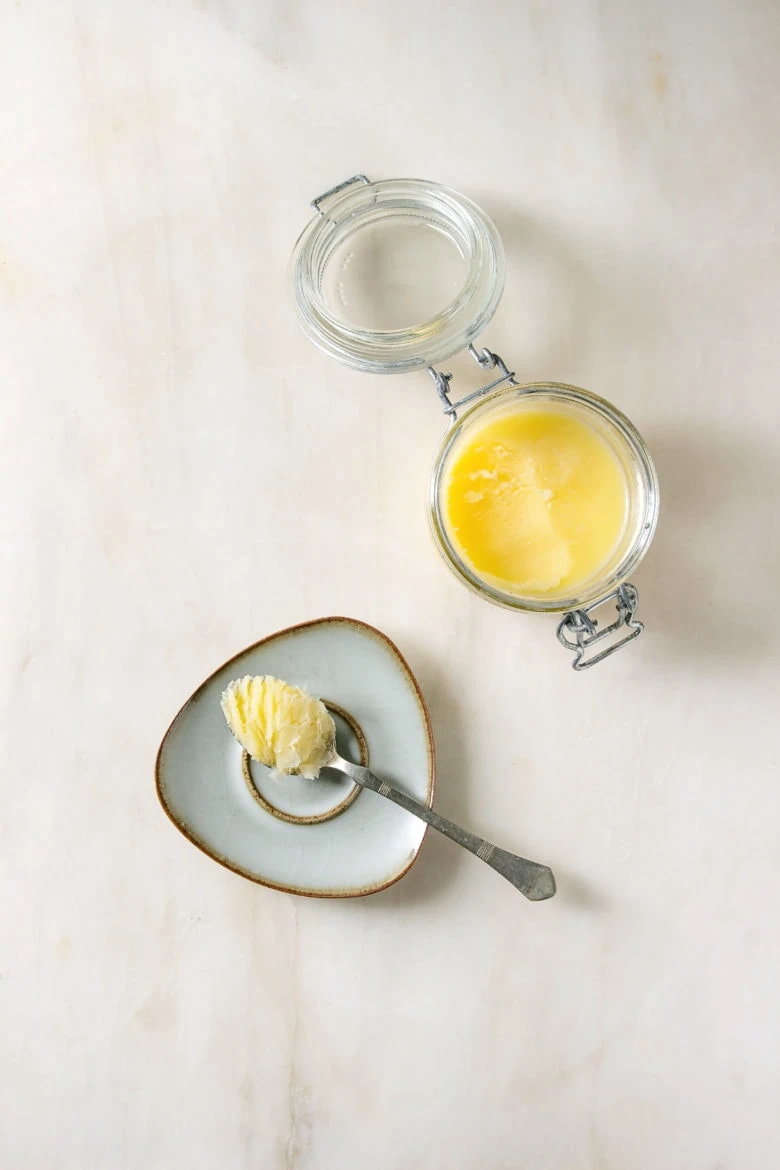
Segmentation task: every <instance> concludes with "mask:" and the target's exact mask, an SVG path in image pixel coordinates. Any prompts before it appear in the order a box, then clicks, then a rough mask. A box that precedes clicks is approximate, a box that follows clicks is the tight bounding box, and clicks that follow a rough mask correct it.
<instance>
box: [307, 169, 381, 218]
mask: <svg viewBox="0 0 780 1170" xmlns="http://www.w3.org/2000/svg"><path fill="white" fill-rule="evenodd" d="M353 183H365V185H366V186H367V187H370V186H371V180H370V179H369V177H368V176H367V175H353V176H352V178H351V179H345V180H344V182H343V183H337V184H336V186H335V187H331V188H329V190H327V191H323V193H322V194H321V195H318V196H317V198H316V199H312V201H311V209H312V211H313V212H315V214H316V215H324V214H325V212H324V211H323V210H322V208H321V207H320V204H321V203H322V202H323V200H325V199H329V198H330V196H331V195H338V193H339V191H343V190H344V188H345V187H351V186H352V184H353Z"/></svg>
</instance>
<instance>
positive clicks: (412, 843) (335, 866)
mask: <svg viewBox="0 0 780 1170" xmlns="http://www.w3.org/2000/svg"><path fill="white" fill-rule="evenodd" d="M245 674H273V675H276V676H277V677H278V678H282V679H284V680H285V681H286V682H289V683H293V684H294V685H296V686H300V687H304V688H305V689H306V690H308V691H310V692H311V693H312V694H314V695H316V696H317V697H318V698H322V699H323V701H324V702H325V703H326V704H327V705H328V706H329V708H330V710H331V713H332V714H333V717H334V720H335V723H336V728H337V746H338V749H339V751H340V752H341V753H342V755H345V756H347V757H348V758H350V759H352V760H354V761H355V762H356V763H360V762H364V763H369V764H370V767H371V768H372V769H373V770H374V771H375V772H377V773H378V774H379V775H380V776H385V777H387V779H388V780H390V781H391V782H392V783H393V784H396V785H397V786H398V787H399V788H403V789H405V790H406V791H407V792H409V793H410V794H411V795H412V796H415V797H417V799H418V800H422V801H425V802H426V803H427V804H429V805H430V804H431V802H432V800H433V779H434V751H433V737H432V734H431V727H430V720H429V717H428V712H427V709H426V707H425V703H424V701H423V698H422V695H421V693H420V688H419V687H418V685H417V682H416V680H415V678H414V676H413V674H412V672H411V671H410V669H409V667H408V666H407V664H406V662H405V661H404V659H403V657H402V656H401V654H400V653H399V651H398V650H397V649H396V647H395V646H394V645H393V643H392V642H391V641H390V640H389V638H386V637H385V635H384V634H382V633H380V632H379V630H375V629H374V628H373V627H372V626H368V625H366V624H365V623H363V622H359V621H356V620H354V619H352V618H339V617H335V618H322V619H320V620H319V621H314V622H307V623H305V624H304V625H300V626H293V627H292V628H290V629H288V630H282V631H281V632H280V633H278V634H272V635H271V637H269V638H264V639H263V641H261V642H258V643H256V645H254V646H250V647H249V648H248V649H247V650H243V651H242V652H241V653H240V654H237V655H236V656H235V657H234V658H231V659H230V661H229V662H227V663H225V665H224V666H222V667H220V668H219V670H217V671H216V672H215V673H214V674H212V675H211V676H210V677H209V678H207V679H206V681H205V682H204V683H202V684H201V685H200V686H199V687H198V689H197V690H196V691H195V693H194V694H193V695H192V697H191V698H190V699H188V700H187V702H186V703H185V704H184V706H183V707H182V709H181V711H179V713H178V715H177V716H176V718H175V719H174V721H173V723H172V724H171V726H170V727H169V728H168V730H167V732H166V733H165V737H164V739H163V741H162V744H161V745H160V750H159V752H158V755H157V765H156V781H157V793H158V795H159V797H160V801H161V803H162V806H163V808H164V809H165V811H166V813H167V814H168V816H169V817H170V818H171V820H172V821H173V823H174V824H175V825H176V827H177V828H178V829H180V830H181V832H182V833H183V834H184V835H185V837H187V838H188V839H189V840H190V841H192V842H193V844H195V845H197V846H198V848H199V849H201V850H202V851H203V852H204V853H206V854H207V855H208V856H209V857H211V858H213V860H214V861H218V862H220V864H222V865H225V866H227V867H228V868H229V869H232V870H234V871H235V872H236V873H239V874H242V875H243V876H244V877H246V878H249V879H250V880H252V881H255V882H259V883H260V884H261V885H265V886H270V887H271V888H273V889H277V890H284V891H286V892H287V893H290V894H307V895H309V896H311V897H319V898H350V897H357V896H359V895H362V894H373V893H376V891H377V890H382V889H384V888H385V887H386V886H389V885H391V884H392V883H393V882H396V881H398V879H399V878H401V877H403V876H404V874H405V873H406V872H407V871H408V870H409V869H410V867H411V866H412V864H413V863H414V861H415V859H416V857H417V854H418V852H419V849H420V845H421V844H422V840H423V837H424V835H425V826H424V824H423V823H422V822H421V821H419V820H417V818H416V817H413V816H410V815H409V814H408V813H405V812H404V811H403V810H402V809H400V808H398V807H397V806H396V805H393V804H391V803H390V802H389V801H387V800H384V799H383V798H382V797H380V796H377V795H376V794H375V793H373V792H367V791H364V790H361V789H359V788H357V787H356V786H354V785H353V784H352V782H351V781H349V780H347V779H346V778H345V777H344V776H342V775H340V774H338V773H336V772H332V771H330V770H325V771H323V773H322V774H321V776H320V778H319V779H317V780H304V779H303V778H301V777H284V778H277V777H275V776H273V775H272V774H271V773H270V772H269V771H268V770H267V769H266V768H263V767H262V766H261V765H259V764H257V763H255V762H254V761H250V760H249V757H248V756H246V754H245V753H244V752H242V750H241V748H240V747H239V745H238V744H237V743H236V741H235V740H234V739H233V737H232V735H231V734H230V732H229V731H228V729H227V726H226V724H225V720H224V718H223V716H222V711H221V709H220V705H219V700H220V695H221V694H222V691H223V690H224V689H225V687H226V686H227V684H228V683H229V682H230V681H231V679H234V678H240V677H241V676H242V675H245Z"/></svg>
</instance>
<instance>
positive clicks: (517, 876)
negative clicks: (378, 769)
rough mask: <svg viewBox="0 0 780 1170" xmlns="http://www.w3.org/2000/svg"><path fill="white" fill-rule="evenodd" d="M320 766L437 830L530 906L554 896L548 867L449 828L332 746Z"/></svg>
mask: <svg viewBox="0 0 780 1170" xmlns="http://www.w3.org/2000/svg"><path fill="white" fill-rule="evenodd" d="M322 766H323V767H324V768H335V769H336V771H338V772H343V773H344V775H345V776H349V778H350V780H354V781H355V783H356V784H360V785H361V787H363V788H370V789H371V791H372V792H376V793H378V794H379V796H384V797H386V798H387V800H392V802H393V804H397V805H400V807H401V808H404V809H406V811H407V812H410V813H412V814H413V815H414V816H416V817H419V818H420V820H421V821H425V822H426V824H428V825H430V826H431V828H433V829H437V830H438V831H439V832H440V833H443V834H444V836H445V837H449V838H450V840H451V841H455V842H456V844H458V845H462V846H463V848H464V849H468V850H469V852H470V853H473V854H474V856H475V857H478V858H479V859H480V861H484V862H486V863H487V864H488V865H489V866H490V867H491V868H492V869H494V870H495V871H496V872H497V873H500V874H501V876H502V877H505V878H506V880H507V881H508V882H511V883H512V885H513V886H514V887H515V889H516V890H519V891H520V893H521V894H525V896H526V898H529V899H530V900H531V901H532V902H543V901H544V899H545V898H552V896H553V894H554V893H555V878H554V877H553V872H552V870H551V869H550V868H549V866H546V865H539V864H538V863H537V862H535V861H527V860H526V858H525V857H517V856H516V855H515V854H514V853H508V852H507V850H506V849H499V848H498V846H497V845H493V844H492V843H491V842H490V841H485V840H483V838H482V837H477V836H476V834H475V833H469V832H468V830H466V829H461V828H460V826H459V825H455V824H453V823H452V821H448V820H447V819H446V817H441V816H439V814H438V813H435V812H434V811H433V809H430V808H428V806H427V804H421V803H420V801H419V800H415V799H414V797H412V796H407V794H406V793H405V792H401V791H400V790H399V789H398V788H394V787H393V785H392V784H389V783H388V782H387V780H380V779H379V777H378V776H375V775H374V773H373V772H372V771H371V770H370V769H369V768H363V767H362V766H361V765H360V764H353V763H351V762H350V761H349V760H345V759H344V757H343V756H340V755H339V753H338V752H337V751H336V748H335V744H331V746H330V754H329V755H328V757H327V759H326V761H325V763H324V764H323V765H322Z"/></svg>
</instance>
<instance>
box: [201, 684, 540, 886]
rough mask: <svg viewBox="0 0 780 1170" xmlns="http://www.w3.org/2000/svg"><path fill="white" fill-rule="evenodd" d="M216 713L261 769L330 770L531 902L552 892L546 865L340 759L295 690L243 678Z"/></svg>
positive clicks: (322, 717) (323, 721) (329, 723)
mask: <svg viewBox="0 0 780 1170" xmlns="http://www.w3.org/2000/svg"><path fill="white" fill-rule="evenodd" d="M222 711H223V713H224V716H225V719H226V720H227V724H228V727H229V728H230V730H231V731H232V732H233V735H234V736H235V737H236V739H237V740H238V742H239V743H240V744H241V746H242V747H243V748H244V749H245V750H246V751H247V752H248V753H249V755H250V756H251V757H252V758H253V759H255V760H257V761H258V762H259V763H261V764H265V766H266V767H267V768H273V769H274V770H275V771H276V772H281V773H282V774H284V775H300V776H305V777H307V778H308V779H310V780H313V779H315V778H316V777H317V775H318V774H319V771H320V769H321V768H325V767H327V768H335V769H337V770H338V771H339V772H343V773H344V774H345V775H346V776H349V778H350V779H351V780H354V781H355V783H356V784H360V785H361V786H362V787H363V788H370V789H371V791H372V792H376V793H378V794H379V795H380V796H384V797H386V798H387V799H388V800H391V801H393V803H394V804H397V805H400V807H401V808H403V809H406V811H407V812H410V813H412V814H413V815H414V816H416V817H419V818H420V820H422V821H425V822H426V824H429V825H431V826H432V827H433V828H434V829H437V830H438V831H439V832H440V833H443V834H444V836H445V837H449V838H450V840H452V841H455V842H456V843H457V844H458V845H462V846H463V848H464V849H468V850H469V851H470V852H471V853H473V854H475V856H477V857H479V859H480V860H481V861H484V862H486V863H487V864H488V865H489V866H491V867H492V868H493V869H495V870H496V871H497V872H498V873H500V874H501V875H502V877H505V878H506V879H507V881H509V882H511V883H512V885H513V886H514V887H515V889H518V890H520V892H521V893H522V894H525V896H526V898H529V899H530V900H531V901H532V902H541V901H543V900H544V899H545V898H551V897H552V896H553V894H554V893H555V878H554V877H553V873H552V870H551V869H549V867H548V866H546V865H539V864H538V863H537V862H535V861H527V860H526V858H524V857H517V856H516V855H515V854H514V853H508V852H507V851H506V850H505V849H499V848H498V846H496V845H493V844H492V843H491V842H490V841H485V840H483V839H482V837H477V836H476V835H475V834H474V833H469V832H468V831H467V830H466V829H461V828H460V827H459V826H458V825H455V824H453V823H452V821H448V820H446V818H445V817H440V816H439V814H438V813H435V812H434V811H433V809H430V808H428V806H427V805H426V804H421V803H420V801H418V800H415V799H414V798H413V797H411V796H407V794H406V793H405V792H401V791H400V790H399V789H398V788H395V787H393V785H392V784H389V783H388V782H387V780H380V779H379V777H378V776H375V775H374V773H373V772H372V771H370V769H368V768H363V767H361V766H360V765H359V764H353V763H351V762H350V761H349V760H345V759H344V758H343V757H342V756H340V755H339V754H338V752H337V751H336V725H335V723H334V722H333V719H332V718H331V716H330V715H329V713H328V710H327V708H326V707H325V704H324V703H322V702H321V701H320V700H319V699H315V698H313V697H312V696H311V695H309V694H307V692H306V691H304V690H301V688H300V687H294V686H290V684H289V683H286V682H282V680H281V679H278V678H273V677H272V676H271V675H259V676H256V677H251V676H250V675H247V676H246V677H245V678H240V679H236V680H235V681H233V682H231V683H230V684H229V686H228V687H227V689H226V690H225V692H224V693H223V695H222Z"/></svg>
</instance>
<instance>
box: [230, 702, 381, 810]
mask: <svg viewBox="0 0 780 1170" xmlns="http://www.w3.org/2000/svg"><path fill="white" fill-rule="evenodd" d="M322 702H323V703H324V704H325V706H326V707H327V709H328V711H330V713H331V715H333V716H334V718H335V721H336V747H337V749H338V751H339V753H340V754H341V755H343V756H344V757H345V758H346V759H350V760H352V761H353V763H356V764H361V765H362V766H363V767H364V768H367V767H368V743H367V742H366V737H365V735H364V734H363V729H362V728H361V726H360V724H359V723H358V721H357V720H356V719H355V718H354V716H352V715H351V714H350V713H349V711H345V710H344V708H343V707H339V705H338V704H337V703H331V702H330V700H329V699H323V700H322ZM339 720H342V721H343V722H344V723H345V724H346V725H347V728H348V734H349V733H351V737H352V738H353V739H354V743H353V744H352V745H351V748H352V750H351V751H350V750H349V748H348V746H347V745H346V744H345V743H344V742H343V741H344V739H345V736H344V730H345V729H342V728H341V727H339ZM355 746H357V752H355V750H354V749H355ZM356 754H357V755H359V757H360V758H359V759H357V760H355V759H354V758H353V757H354V756H355V755H356ZM254 766H255V767H262V765H259V764H256V765H254ZM252 768H253V761H252V759H251V757H250V755H249V753H248V752H246V751H244V752H242V753H241V773H242V775H243V777H244V780H245V782H246V786H247V788H248V789H249V791H250V792H251V794H252V796H253V797H254V798H255V800H256V801H257V803H258V804H259V805H260V806H261V807H262V808H264V809H265V811H266V812H267V813H270V814H271V816H273V817H276V819H277V820H280V821H286V822H287V823H288V824H291V825H321V824H324V823H325V822H326V821H332V820H333V818H334V817H337V816H340V815H341V813H343V812H344V811H345V810H346V809H348V808H349V806H350V805H351V804H352V803H353V802H354V801H355V800H356V799H357V796H358V794H359V792H360V785H359V784H356V783H355V781H354V780H353V781H352V782H351V784H350V786H349V788H348V790H347V794H346V796H344V797H342V799H341V800H339V802H338V803H337V804H334V805H333V806H332V807H331V808H327V809H325V810H323V811H322V812H318V813H315V814H313V815H310V816H305V815H299V814H297V813H294V812H290V811H289V810H287V809H282V808H279V807H278V806H277V805H276V804H274V803H273V801H272V800H271V798H270V796H269V792H268V787H269V786H265V787H264V789H263V790H262V791H261V789H260V787H259V784H258V782H257V780H256V778H255V775H254V773H253V771H252ZM323 770H324V771H325V770H329V769H323ZM290 779H291V780H292V779H296V780H300V779H301V778H300V777H295V778H294V777H290ZM278 783H282V784H283V783H284V781H283V780H282V781H279V782H278ZM305 783H306V784H317V783H318V781H317V780H307V781H305ZM324 783H328V781H325V782H324Z"/></svg>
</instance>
